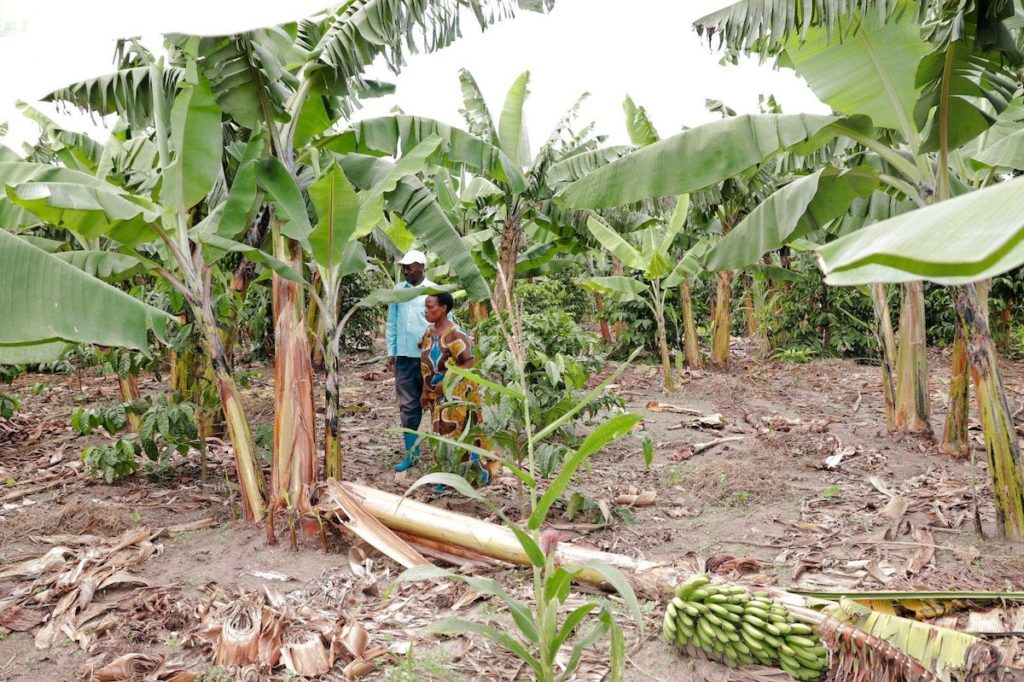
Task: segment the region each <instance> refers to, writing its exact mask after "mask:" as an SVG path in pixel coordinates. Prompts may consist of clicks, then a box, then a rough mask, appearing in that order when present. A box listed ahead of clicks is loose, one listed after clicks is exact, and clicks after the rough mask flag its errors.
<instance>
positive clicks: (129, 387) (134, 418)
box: [117, 374, 142, 433]
mask: <svg viewBox="0 0 1024 682" xmlns="http://www.w3.org/2000/svg"><path fill="white" fill-rule="evenodd" d="M117 386H118V388H119V389H121V400H122V402H125V403H134V402H135V401H136V400H142V393H140V392H139V383H138V382H137V381H136V380H135V375H134V374H126V375H124V376H121V375H120V374H118V375H117ZM141 429H142V418H141V417H140V416H139V415H137V414H135V413H134V412H132V411H130V410H129V411H128V430H129V431H131V432H132V433H138V432H139V431H140V430H141Z"/></svg>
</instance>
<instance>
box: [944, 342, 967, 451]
mask: <svg viewBox="0 0 1024 682" xmlns="http://www.w3.org/2000/svg"><path fill="white" fill-rule="evenodd" d="M969 382H970V376H969V374H968V371H967V339H966V338H965V337H964V330H963V326H961V325H959V324H958V325H957V326H956V331H955V332H954V337H953V358H952V364H951V367H950V371H949V406H948V408H947V410H946V421H945V423H944V424H943V427H942V444H941V447H942V451H943V452H945V453H946V454H948V455H952V456H953V457H955V458H957V459H962V458H965V457H967V456H968V455H970V454H971V441H970V438H969V436H968V433H967V415H968V401H969V399H970V386H969Z"/></svg>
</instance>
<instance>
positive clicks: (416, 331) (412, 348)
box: [384, 279, 436, 358]
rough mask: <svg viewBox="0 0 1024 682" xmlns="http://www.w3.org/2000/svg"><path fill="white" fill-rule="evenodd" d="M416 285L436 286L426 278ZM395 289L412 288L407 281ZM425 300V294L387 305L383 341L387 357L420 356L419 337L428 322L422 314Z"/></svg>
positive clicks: (428, 324) (424, 330)
mask: <svg viewBox="0 0 1024 682" xmlns="http://www.w3.org/2000/svg"><path fill="white" fill-rule="evenodd" d="M417 286H421V287H432V286H436V285H435V284H434V283H433V282H431V281H430V280H428V279H424V280H423V281H422V282H420V283H419V284H418V285H417ZM395 288H396V289H412V288H414V287H413V286H412V285H411V284H409V283H408V282H401V283H400V284H396V285H395ZM426 302H427V297H426V295H423V296H417V297H416V298H414V299H412V300H411V301H406V302H405V303H392V304H390V305H389V306H388V325H387V330H386V331H385V333H384V342H385V344H386V346H387V350H388V357H402V358H418V357H419V356H420V339H422V338H423V334H424V333H425V332H426V331H427V327H429V326H430V323H428V322H427V317H426V315H425V314H424V305H425V304H426Z"/></svg>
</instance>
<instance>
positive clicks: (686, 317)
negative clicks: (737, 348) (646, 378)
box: [679, 281, 704, 369]
mask: <svg viewBox="0 0 1024 682" xmlns="http://www.w3.org/2000/svg"><path fill="white" fill-rule="evenodd" d="M679 307H680V308H682V312H683V354H684V355H685V356H686V366H687V367H689V368H690V369H701V368H702V367H703V366H704V362H703V361H702V360H701V357H700V342H699V341H698V340H697V325H696V324H694V322H693V296H692V295H691V294H690V283H689V282H687V281H684V282H683V283H682V284H680V285H679Z"/></svg>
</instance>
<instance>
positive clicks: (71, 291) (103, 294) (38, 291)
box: [0, 230, 172, 363]
mask: <svg viewBox="0 0 1024 682" xmlns="http://www.w3.org/2000/svg"><path fill="white" fill-rule="evenodd" d="M0 319H2V320H4V324H3V325H0V363H7V362H9V360H8V359H7V358H6V357H5V347H8V346H21V348H20V349H19V348H15V349H11V355H10V357H12V358H14V357H17V356H18V355H19V354H20V355H21V357H22V358H23V357H24V353H25V352H26V350H27V349H26V348H24V346H25V345H27V344H39V343H49V344H52V343H54V342H58V341H61V342H70V343H95V344H98V345H102V346H116V347H119V348H131V349H134V350H141V351H148V349H149V339H148V331H149V330H152V331H153V332H154V333H155V334H156V335H157V336H158V337H160V338H164V337H166V335H167V325H168V323H169V322H170V321H171V319H172V318H171V317H170V316H169V315H168V314H167V313H164V312H163V311H161V310H157V309H156V308H153V307H151V306H149V305H146V304H145V303H143V302H142V301H140V300H138V299H136V298H132V297H131V296H129V295H128V294H126V293H124V292H123V291H120V290H119V289H115V288H114V287H112V286H110V285H109V284H106V283H104V282H102V281H100V280H98V279H96V278H95V277H91V276H89V275H88V274H86V273H85V272H83V271H82V270H80V269H78V268H76V267H75V266H73V265H71V264H70V263H66V262H64V261H62V260H60V259H59V258H57V257H55V256H53V255H51V254H48V253H46V252H45V251H43V250H42V249H38V248H36V247H34V246H32V245H31V244H28V243H27V242H25V241H23V240H21V239H18V238H17V237H15V236H14V235H12V234H10V233H8V232H6V231H4V230H0Z"/></svg>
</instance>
